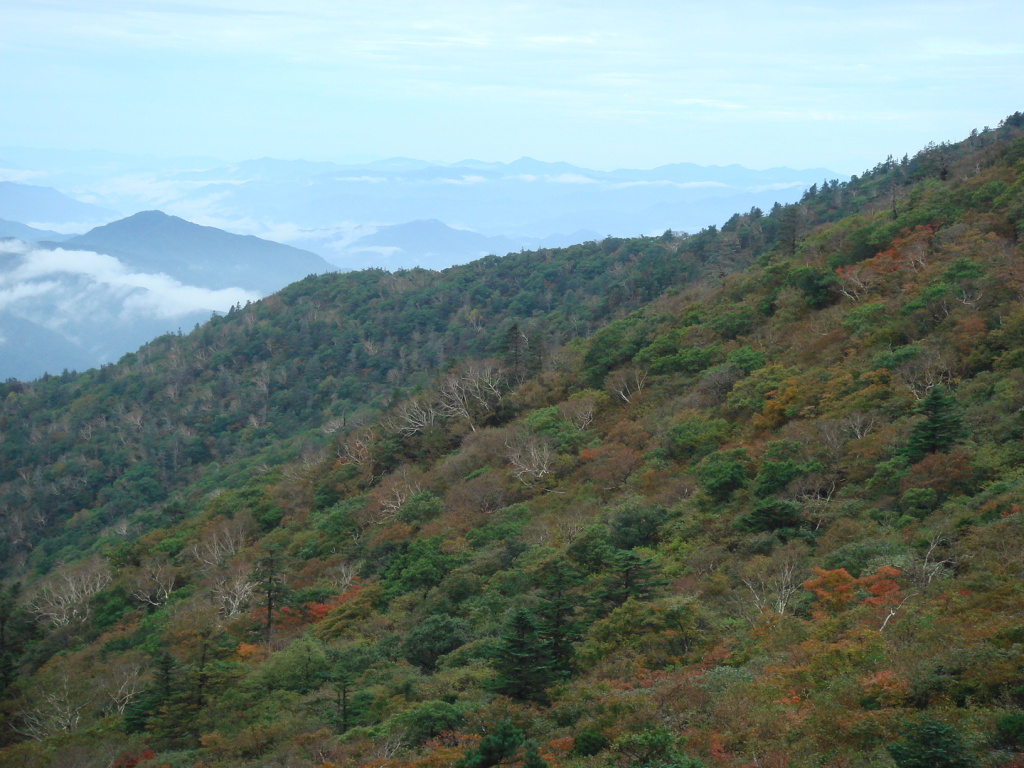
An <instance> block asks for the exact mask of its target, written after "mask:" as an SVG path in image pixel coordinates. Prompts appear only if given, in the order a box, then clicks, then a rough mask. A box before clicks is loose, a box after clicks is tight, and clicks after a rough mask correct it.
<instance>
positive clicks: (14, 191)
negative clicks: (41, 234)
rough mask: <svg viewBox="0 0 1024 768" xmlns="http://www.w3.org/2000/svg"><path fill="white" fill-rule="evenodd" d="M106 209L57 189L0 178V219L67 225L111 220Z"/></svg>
mask: <svg viewBox="0 0 1024 768" xmlns="http://www.w3.org/2000/svg"><path fill="white" fill-rule="evenodd" d="M112 217H113V214H112V213H111V212H110V211H108V210H106V209H105V208H100V207H99V206H96V205H91V204H90V203H83V202H82V201H80V200H75V199H74V198H73V197H69V196H68V195H65V194H63V193H61V192H58V191H57V190H56V189H51V188H50V187H37V186H34V185H32V184H19V183H18V182H14V181H0V218H4V219H12V220H14V221H27V222H29V223H32V224H37V223H38V224H49V225H55V224H67V223H76V222H85V223H91V222H96V221H109V220H110V219H111V218H112Z"/></svg>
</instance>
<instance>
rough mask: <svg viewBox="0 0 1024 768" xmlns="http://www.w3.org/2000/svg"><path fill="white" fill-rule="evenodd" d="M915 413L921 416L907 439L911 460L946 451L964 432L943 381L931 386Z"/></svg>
mask: <svg viewBox="0 0 1024 768" xmlns="http://www.w3.org/2000/svg"><path fill="white" fill-rule="evenodd" d="M916 413H918V414H920V415H922V416H924V419H922V420H921V421H919V422H918V423H917V424H915V425H914V428H913V429H912V430H911V432H910V438H909V439H908V441H907V458H909V459H910V460H911V461H919V460H920V459H922V458H924V457H925V456H926V455H927V454H929V453H941V452H944V451H947V450H948V449H949V448H950V447H952V445H953V444H954V443H956V442H958V441H960V440H962V439H963V438H964V436H965V433H964V428H963V424H962V423H961V421H960V409H959V407H958V406H957V404H956V400H954V399H953V395H952V394H950V393H949V392H948V391H947V390H946V388H945V387H943V386H942V385H938V386H935V387H932V390H931V391H930V392H929V393H928V396H927V397H926V398H925V399H924V400H922V401H921V403H920V404H919V405H918V406H917V409H916Z"/></svg>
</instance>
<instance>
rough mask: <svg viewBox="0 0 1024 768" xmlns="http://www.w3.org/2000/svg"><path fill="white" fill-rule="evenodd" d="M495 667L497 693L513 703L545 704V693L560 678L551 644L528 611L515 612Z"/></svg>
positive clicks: (540, 626)
mask: <svg viewBox="0 0 1024 768" xmlns="http://www.w3.org/2000/svg"><path fill="white" fill-rule="evenodd" d="M492 663H493V665H494V669H495V671H496V672H497V673H498V674H497V678H496V680H495V684H494V685H495V689H496V690H497V691H498V693H503V694H505V695H506V696H509V697H511V698H513V699H520V700H532V701H544V700H545V698H546V697H545V694H544V689H545V688H546V687H547V686H549V685H551V684H552V683H553V682H555V680H556V679H557V678H558V673H557V672H556V670H555V664H554V662H553V659H552V653H551V641H550V640H549V639H548V638H547V637H545V636H544V634H543V632H542V622H541V621H540V620H539V619H538V618H537V617H536V616H534V615H533V614H531V613H530V612H529V611H528V610H526V609H525V608H519V609H518V610H516V611H513V612H512V615H511V616H510V617H509V620H508V623H507V624H506V625H505V631H504V633H503V634H502V636H501V643H500V644H499V646H498V649H497V651H496V652H495V655H494V659H493V660H492Z"/></svg>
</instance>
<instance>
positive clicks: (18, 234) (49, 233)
mask: <svg viewBox="0 0 1024 768" xmlns="http://www.w3.org/2000/svg"><path fill="white" fill-rule="evenodd" d="M8 237H13V238H17V239H18V240H24V241H26V242H29V243H38V242H40V241H49V242H61V241H63V240H67V239H68V238H71V237H74V235H64V234H61V233H60V232H54V231H53V230H51V229H36V228H35V227H30V226H28V225H27V224H22V223H21V222H19V221H7V220H6V219H0V239H3V238H8Z"/></svg>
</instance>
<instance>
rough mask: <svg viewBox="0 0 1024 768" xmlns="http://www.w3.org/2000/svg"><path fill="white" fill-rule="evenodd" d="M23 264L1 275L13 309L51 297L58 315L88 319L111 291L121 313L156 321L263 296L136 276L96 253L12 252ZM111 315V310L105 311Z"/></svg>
mask: <svg viewBox="0 0 1024 768" xmlns="http://www.w3.org/2000/svg"><path fill="white" fill-rule="evenodd" d="M7 251H8V252H10V253H17V254H20V255H21V257H22V258H21V262H20V264H18V265H17V266H15V267H14V268H13V269H11V270H9V271H8V272H7V273H6V274H4V275H0V285H3V286H5V287H4V289H3V291H2V292H0V306H3V307H12V306H15V305H16V304H17V303H19V302H22V301H24V300H26V299H33V300H38V299H39V298H42V297H47V298H48V299H51V300H53V301H55V302H57V303H58V306H59V307H61V308H62V311H61V312H58V313H57V314H58V315H60V314H66V315H68V316H74V317H82V316H83V315H84V314H85V313H84V312H83V306H85V305H87V303H88V302H89V301H91V300H93V299H95V298H97V297H100V296H102V297H103V300H104V301H106V300H107V297H108V296H109V294H110V293H111V292H113V293H114V294H115V295H117V296H119V297H120V298H121V301H122V303H121V307H122V309H121V313H122V315H124V316H125V317H126V318H127V317H131V316H137V317H147V318H155V319H173V318H179V317H183V316H185V315H189V314H192V313H195V312H202V311H212V310H217V311H226V310H228V309H229V308H230V307H231V306H233V305H234V304H238V303H245V302H246V301H255V300H256V299H258V298H260V297H259V295H258V294H256V293H253V292H251V291H247V290H245V289H243V288H224V289H220V290H213V289H209V288H200V287H198V286H193V285H184V284H182V283H181V282H179V281H177V280H175V279H174V278H172V277H169V276H168V275H165V274H162V273H161V274H150V273H142V272H131V271H129V270H127V269H126V268H125V267H124V265H123V264H121V262H120V261H118V260H117V259H116V258H114V257H113V256H107V255H105V254H101V253H93V252H92V251H70V250H64V249H62V248H57V249H55V250H52V251H47V250H40V249H29V248H27V247H25V244H21V245H20V246H15V247H14V248H7ZM105 309H106V310H107V311H109V310H110V309H112V308H111V307H106V308H105Z"/></svg>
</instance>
